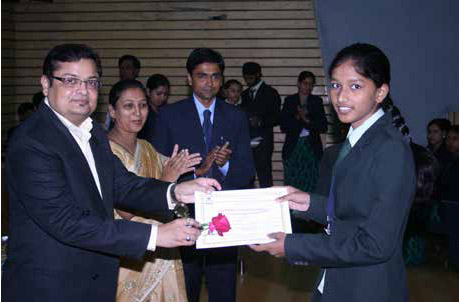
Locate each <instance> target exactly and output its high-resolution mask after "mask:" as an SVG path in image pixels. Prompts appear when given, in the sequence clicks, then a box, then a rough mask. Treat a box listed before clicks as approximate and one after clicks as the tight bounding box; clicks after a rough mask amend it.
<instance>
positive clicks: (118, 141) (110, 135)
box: [107, 131, 136, 156]
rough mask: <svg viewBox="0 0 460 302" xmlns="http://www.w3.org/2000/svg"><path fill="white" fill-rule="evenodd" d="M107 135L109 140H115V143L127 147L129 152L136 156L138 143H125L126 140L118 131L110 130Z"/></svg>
mask: <svg viewBox="0 0 460 302" xmlns="http://www.w3.org/2000/svg"><path fill="white" fill-rule="evenodd" d="M107 136H108V138H109V140H111V141H113V142H114V143H116V144H117V145H119V146H120V147H122V148H123V149H125V150H126V151H127V152H128V153H129V154H131V155H132V156H134V153H135V152H136V143H134V145H129V144H127V143H125V141H124V140H123V139H122V138H121V137H120V135H118V134H116V132H114V131H110V132H109V133H108V135H107Z"/></svg>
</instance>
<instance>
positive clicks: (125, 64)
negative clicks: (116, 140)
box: [105, 55, 141, 130]
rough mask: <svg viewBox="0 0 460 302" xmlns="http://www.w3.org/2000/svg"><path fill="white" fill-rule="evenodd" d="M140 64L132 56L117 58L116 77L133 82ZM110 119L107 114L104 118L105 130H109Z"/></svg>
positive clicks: (137, 74)
mask: <svg viewBox="0 0 460 302" xmlns="http://www.w3.org/2000/svg"><path fill="white" fill-rule="evenodd" d="M140 70H141V62H140V61H139V59H138V58H137V57H135V56H133V55H123V56H121V57H120V58H118V75H119V77H120V80H135V79H136V78H137V77H138V76H139V72H140ZM110 128H111V119H110V115H109V112H108V111H107V115H106V117H105V129H107V130H110Z"/></svg>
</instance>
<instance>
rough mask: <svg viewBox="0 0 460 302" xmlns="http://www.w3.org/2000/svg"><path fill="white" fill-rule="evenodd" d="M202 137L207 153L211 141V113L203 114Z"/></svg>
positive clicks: (206, 111)
mask: <svg viewBox="0 0 460 302" xmlns="http://www.w3.org/2000/svg"><path fill="white" fill-rule="evenodd" d="M203 116H204V119H203V136H204V142H205V143H206V152H207V153H209V151H210V150H211V143H212V142H211V140H212V124H211V111H209V110H205V111H204V112H203Z"/></svg>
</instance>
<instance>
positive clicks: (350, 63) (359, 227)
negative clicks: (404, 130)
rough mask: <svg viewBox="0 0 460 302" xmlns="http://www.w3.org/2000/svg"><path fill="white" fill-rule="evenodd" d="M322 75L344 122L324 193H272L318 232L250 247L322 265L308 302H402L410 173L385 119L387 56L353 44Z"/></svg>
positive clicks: (407, 153) (388, 106)
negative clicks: (313, 222) (342, 136)
mask: <svg viewBox="0 0 460 302" xmlns="http://www.w3.org/2000/svg"><path fill="white" fill-rule="evenodd" d="M329 76H330V79H331V86H330V89H329V94H330V97H331V100H332V104H333V107H334V110H335V111H336V112H337V115H338V117H339V119H340V121H341V122H343V123H349V124H351V127H350V130H349V133H348V135H347V140H346V141H345V142H344V143H343V144H342V148H341V150H340V153H339V156H338V158H337V160H336V163H335V166H334V171H333V172H332V180H331V188H330V191H329V192H330V193H329V197H327V196H320V195H316V194H311V193H306V192H303V191H300V190H298V189H295V188H293V187H288V193H289V194H287V195H286V196H284V197H281V198H279V200H280V201H288V202H289V206H290V208H291V209H293V210H296V211H298V212H299V215H302V216H303V217H308V218H311V219H314V220H316V221H318V222H320V223H322V224H325V225H327V227H326V228H325V234H288V235H286V234H284V233H275V234H271V237H272V238H274V239H275V241H274V242H272V243H267V244H262V245H253V246H251V247H252V248H253V249H254V250H256V251H267V252H269V253H270V254H271V255H274V256H276V257H282V256H286V258H287V260H288V261H289V262H291V263H294V264H308V265H318V266H321V267H322V268H323V269H322V270H321V272H320V278H319V280H318V281H319V282H318V283H317V284H316V285H315V289H314V293H313V298H312V301H339V300H341V299H344V297H346V299H348V300H350V301H358V302H359V301H374V302H378V301H407V300H408V293H407V282H406V281H405V266H404V262H403V257H402V246H401V245H402V240H403V235H404V230H405V225H406V222H407V216H408V214H409V210H410V206H411V203H412V200H413V197H414V194H415V184H416V176H415V166H414V162H413V158H412V153H411V150H410V147H409V143H408V142H407V140H406V139H405V138H404V137H403V136H402V135H401V133H400V132H399V131H398V129H396V127H394V125H393V122H392V121H393V111H394V109H395V108H396V107H395V106H394V105H393V102H392V100H391V98H390V96H389V85H390V64H389V61H388V59H387V57H386V56H385V54H384V53H383V52H382V51H381V50H380V49H378V48H377V47H375V46H373V45H369V44H360V43H357V44H353V45H350V46H348V47H346V48H344V49H342V50H341V51H340V52H339V53H338V54H337V55H336V57H335V58H334V60H333V61H332V63H331V66H330V68H329Z"/></svg>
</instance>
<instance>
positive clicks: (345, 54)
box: [329, 43, 409, 136]
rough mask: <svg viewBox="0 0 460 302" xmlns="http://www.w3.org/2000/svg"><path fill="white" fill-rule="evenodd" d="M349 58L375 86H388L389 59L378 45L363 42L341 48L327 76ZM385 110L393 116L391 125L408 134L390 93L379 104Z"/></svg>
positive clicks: (389, 79)
mask: <svg viewBox="0 0 460 302" xmlns="http://www.w3.org/2000/svg"><path fill="white" fill-rule="evenodd" d="M348 60H351V61H352V62H353V66H354V68H355V71H356V72H357V73H359V74H360V75H362V76H363V77H366V78H368V79H370V80H372V81H373V82H374V84H375V86H376V87H377V88H380V87H381V86H382V85H383V84H387V85H388V86H390V81H391V74H390V61H389V60H388V58H387V56H386V55H385V54H384V53H383V51H381V50H380V49H379V48H378V47H376V46H374V45H371V44H365V43H355V44H352V45H350V46H348V47H345V48H344V49H342V50H341V51H340V52H339V53H338V54H337V55H336V56H335V58H334V60H333V61H332V63H331V65H330V67H329V77H331V75H332V71H333V70H334V69H335V68H337V67H338V66H339V65H341V64H343V63H345V62H346V61H348ZM380 106H381V108H382V109H383V110H384V111H385V112H390V113H391V115H392V117H393V125H394V126H395V127H396V128H397V129H398V130H399V131H400V132H401V133H402V134H403V135H404V136H409V128H408V127H407V125H406V122H405V120H404V118H403V117H402V115H401V112H400V111H399V109H398V108H397V107H396V106H395V105H394V104H393V100H392V99H391V97H390V93H388V94H387V96H386V97H385V99H384V100H383V101H382V103H381V104H380Z"/></svg>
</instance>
